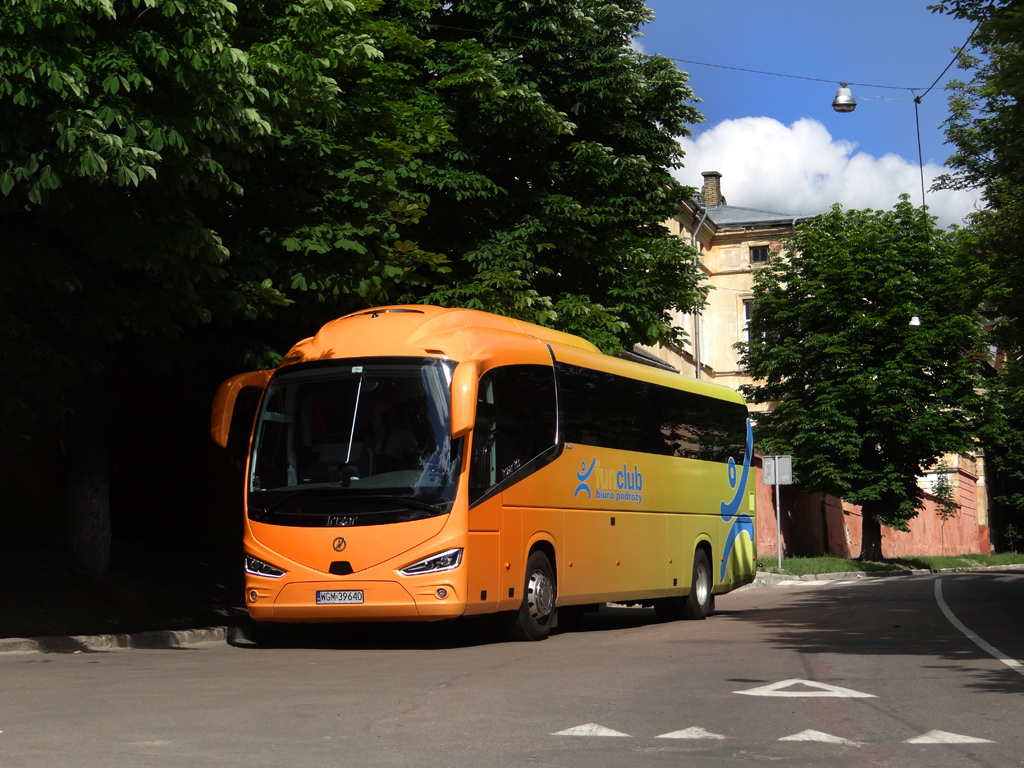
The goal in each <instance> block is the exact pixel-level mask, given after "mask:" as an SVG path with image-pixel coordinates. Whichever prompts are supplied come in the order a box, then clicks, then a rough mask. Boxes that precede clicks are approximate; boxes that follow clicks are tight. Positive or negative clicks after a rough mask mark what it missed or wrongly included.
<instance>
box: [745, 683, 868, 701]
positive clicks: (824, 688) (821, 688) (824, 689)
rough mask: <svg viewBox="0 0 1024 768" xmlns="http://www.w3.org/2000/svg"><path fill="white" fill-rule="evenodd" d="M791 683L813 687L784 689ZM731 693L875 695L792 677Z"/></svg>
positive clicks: (763, 694) (794, 696)
mask: <svg viewBox="0 0 1024 768" xmlns="http://www.w3.org/2000/svg"><path fill="white" fill-rule="evenodd" d="M791 685H806V686H808V687H809V688H814V689H816V690H813V691H802V690H801V691H786V690H783V689H785V688H789V687H790V686H791ZM733 693H742V694H743V695H744V696H784V697H789V698H796V697H812V696H832V697H834V698H840V699H873V698H875V695H874V694H872V693H861V692H860V691H854V690H852V689H850V688H840V687H839V686H838V685H829V684H828V683H819V682H815V681H814V680H800V679H798V678H793V679H791V680H783V681H781V682H778V683H772V684H771V685H762V686H761V687H760V688H751V689H750V690H749V691H733Z"/></svg>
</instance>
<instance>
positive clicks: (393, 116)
mask: <svg viewBox="0 0 1024 768" xmlns="http://www.w3.org/2000/svg"><path fill="white" fill-rule="evenodd" d="M648 17H649V11H648V10H647V9H646V7H645V6H644V5H643V3H642V2H639V1H638V0H629V2H620V3H618V4H609V3H603V2H595V1H594V0H573V1H572V2H561V1H560V2H553V0H542V1H541V2H537V3H529V4H525V3H492V2H481V1H477V0H467V1H466V2H456V3H442V2H439V1H438V0H394V1H393V2H388V3H386V4H385V3H383V1H382V0H302V1H301V2H288V1H286V0H270V1H269V2H255V0H243V1H242V2H240V3H238V4H237V5H236V4H233V3H231V2H228V1H227V0H221V1H220V2H212V3H211V2H205V0H54V1H53V2H47V3H41V2H35V1H34V0H8V2H5V3H3V5H2V6H0V225H2V226H3V230H4V238H5V248H4V251H3V257H2V259H3V273H2V276H0V345H2V346H3V348H4V350H5V351H7V352H8V353H9V356H10V357H12V358H13V357H17V358H18V359H19V361H20V364H19V366H17V370H15V371H14V372H12V373H11V375H9V376H8V377H7V380H6V381H5V385H4V386H3V388H2V389H0V412H2V413H3V414H5V415H7V416H9V415H12V414H17V413H40V412H46V411H49V412H50V413H51V414H52V415H59V414H60V412H61V411H62V409H63V407H64V405H63V401H62V398H61V393H62V392H64V391H65V389H66V387H67V386H69V385H70V384H72V383H74V382H75V381H77V380H79V379H82V378H83V377H88V376H90V375H93V374H95V373H96V372H98V371H100V370H102V369H104V368H105V367H106V366H108V365H109V364H110V363H111V361H112V359H115V358H117V357H119V356H123V354H124V350H122V351H121V352H119V351H118V350H119V349H121V348H122V347H124V346H125V342H127V343H128V346H129V347H130V348H131V350H132V354H140V353H141V354H148V355H152V356H154V357H157V358H161V359H162V360H163V363H164V365H165V366H169V365H173V364H176V363H177V362H178V361H179V360H180V359H181V357H182V356H183V355H184V356H187V355H186V354H185V352H183V350H185V349H187V346H183V345H182V344H181V343H180V341H181V340H182V339H184V340H190V339H195V338H197V330H196V329H205V331H204V333H205V336H207V337H209V336H210V331H211V329H218V333H220V334H221V335H220V336H216V338H219V339H220V340H221V343H220V348H221V349H224V348H225V347H226V348H230V349H232V350H238V351H242V352H245V353H246V354H247V355H248V356H249V358H250V362H251V363H252V364H262V365H266V364H268V363H270V362H272V357H271V350H272V349H274V348H275V347H279V346H280V344H281V340H284V339H289V340H290V339H293V338H294V337H295V336H298V335H301V334H303V333H308V332H309V330H310V329H311V328H315V327H316V326H317V325H318V324H319V323H320V322H322V321H323V320H325V319H327V318H329V317H332V316H336V315H338V314H342V313H344V312H348V311H351V310H353V309H356V308H359V307H363V306H370V305H376V304H382V303H393V302H396V301H414V302H415V301H425V300H433V301H440V302H443V303H447V304H461V305H465V306H474V307H479V308H484V309H489V310H491V311H496V312H501V313H504V314H511V315H515V316H518V317H522V318H525V319H528V320H533V321H536V322H541V323H544V324H548V325H554V326H557V327H559V328H562V329H564V330H569V331H573V332H578V333H582V334H583V335H585V336H587V337H589V338H591V339H592V340H594V341H595V342H597V343H599V344H600V345H601V346H602V347H604V348H605V349H608V350H610V351H614V350H615V349H617V348H619V347H620V346H622V345H627V346H628V345H631V344H632V343H634V342H636V341H646V342H655V341H659V340H670V339H673V338H675V337H676V336H677V335H678V334H679V333H680V331H679V329H677V328H674V327H673V326H672V324H671V322H670V315H669V312H670V310H672V309H684V310H685V309H690V308H693V307H694V306H695V305H697V304H699V303H701V301H702V300H703V289H702V288H701V287H700V286H699V277H698V275H697V273H696V271H695V270H694V269H693V268H692V265H691V264H690V262H691V258H690V256H691V255H692V254H690V253H689V249H688V246H686V245H685V244H683V242H682V241H680V240H679V239H678V238H674V237H672V236H671V235H670V234H669V233H668V232H667V231H666V230H665V229H664V228H663V227H662V226H661V225H660V222H661V221H664V220H666V219H668V218H670V217H671V216H672V215H673V214H674V212H675V210H676V206H677V204H678V202H679V200H680V199H682V197H683V196H684V194H685V193H686V190H684V189H683V188H681V187H680V186H679V185H678V184H677V183H676V182H675V181H674V180H673V179H672V177H671V176H670V175H669V170H670V169H671V168H673V167H677V166H678V165H679V162H680V158H681V155H680V150H679V145H678V143H677V142H676V140H675V137H676V136H678V135H682V134H685V133H686V125H687V123H689V122H693V121H696V120H699V119H700V116H699V114H698V113H697V112H696V110H695V109H694V107H693V106H692V104H691V102H692V101H693V97H692V93H691V92H690V90H689V88H688V86H687V85H686V76H685V75H684V74H682V73H679V72H678V71H677V70H676V69H675V68H674V66H672V64H671V62H668V61H667V60H664V59H659V58H656V57H649V56H645V55H643V54H640V53H638V52H636V51H635V50H633V49H632V48H631V47H630V42H631V40H632V37H633V35H634V34H636V31H637V29H638V28H639V26H640V25H641V24H642V23H643V22H644V21H645V20H646V19H647V18H648ZM224 334H229V335H224ZM140 341H141V343H140ZM225 342H226V343H225ZM0 421H2V422H3V423H4V425H5V427H8V426H9V425H10V423H11V422H10V420H9V419H8V418H4V419H0ZM8 436H9V435H8Z"/></svg>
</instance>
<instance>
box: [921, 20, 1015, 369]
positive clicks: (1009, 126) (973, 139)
mask: <svg viewBox="0 0 1024 768" xmlns="http://www.w3.org/2000/svg"><path fill="white" fill-rule="evenodd" d="M930 7H931V8H932V10H933V11H936V12H941V13H947V14H950V15H952V16H954V17H956V18H962V19H968V20H970V21H973V22H976V24H977V29H976V30H975V32H974V34H973V36H972V38H971V42H972V45H973V46H974V47H973V49H972V50H968V51H965V52H964V53H963V54H962V55H961V56H960V61H959V64H960V67H961V69H963V70H964V71H965V72H966V73H967V74H968V76H969V79H967V80H958V81H954V82H951V83H950V84H949V86H948V88H949V91H950V95H949V106H950V117H949V119H948V120H947V122H946V136H947V139H948V142H949V143H951V144H952V145H953V146H954V148H955V151H954V153H953V155H952V156H951V157H950V158H949V160H947V161H946V162H947V165H948V166H949V167H950V168H951V169H952V172H951V173H949V174H946V175H945V176H942V177H940V178H939V179H937V180H936V186H937V187H940V188H948V189H980V190H981V192H982V195H983V198H984V200H985V203H986V209H985V210H983V211H980V212H978V213H975V214H973V215H972V216H971V218H970V224H969V230H970V232H969V233H967V234H968V236H969V237H971V238H973V246H974V250H975V254H974V258H975V260H976V266H975V272H976V275H977V278H978V279H979V280H982V281H984V282H985V283H986V284H987V286H988V293H987V296H986V298H987V300H988V302H989V303H991V304H992V305H993V307H994V308H995V309H996V311H997V313H998V316H999V322H998V323H997V325H996V327H995V329H994V334H995V338H996V340H997V341H998V343H999V344H1000V345H1001V346H1002V347H1004V348H1005V349H1006V350H1007V351H1008V353H1009V354H1010V357H1012V358H1014V359H1016V358H1018V357H1020V356H1021V354H1022V352H1024V326H1022V323H1024V259H1021V257H1020V254H1021V253H1024V113H1022V112H1021V104H1020V95H1021V82H1024V6H1021V4H1020V3H1017V2H1012V1H1011V0H956V2H941V3H937V4H935V5H932V6H930ZM1013 385H1014V387H1015V388H1017V389H1020V387H1021V382H1020V381H1019V380H1017V381H1015V382H1013Z"/></svg>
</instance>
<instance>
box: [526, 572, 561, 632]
mask: <svg viewBox="0 0 1024 768" xmlns="http://www.w3.org/2000/svg"><path fill="white" fill-rule="evenodd" d="M526 594H527V602H528V604H529V606H530V616H531V617H533V620H534V621H536V622H537V623H538V624H543V623H544V622H545V621H546V620H547V618H548V617H549V616H550V615H551V611H552V610H553V609H554V607H555V583H554V582H553V581H552V580H551V578H550V577H549V576H548V575H547V574H546V573H544V571H534V572H533V573H532V574H531V575H530V580H529V581H528V582H527V584H526Z"/></svg>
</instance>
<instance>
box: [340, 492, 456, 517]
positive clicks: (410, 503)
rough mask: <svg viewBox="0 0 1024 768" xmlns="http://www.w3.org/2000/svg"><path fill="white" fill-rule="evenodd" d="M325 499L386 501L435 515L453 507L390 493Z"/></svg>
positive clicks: (347, 501) (350, 501)
mask: <svg viewBox="0 0 1024 768" xmlns="http://www.w3.org/2000/svg"><path fill="white" fill-rule="evenodd" d="M324 501H339V502H345V503H348V504H351V503H352V502H356V501H384V502H389V503H391V504H403V505H405V506H407V507H412V508H413V509H422V510H424V511H426V512H433V513H434V514H435V515H441V514H444V513H446V512H448V511H449V510H450V509H451V506H450V505H449V506H448V507H447V508H446V507H444V506H441V505H438V504H430V503H429V502H426V501H420V500H419V499H412V498H410V497H408V496H394V495H388V494H369V495H366V496H363V495H362V494H360V495H359V496H328V497H325V498H324Z"/></svg>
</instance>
